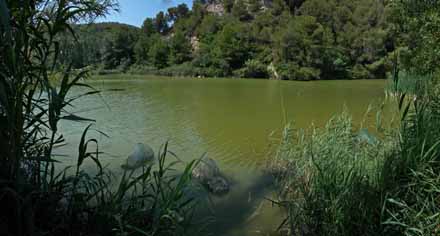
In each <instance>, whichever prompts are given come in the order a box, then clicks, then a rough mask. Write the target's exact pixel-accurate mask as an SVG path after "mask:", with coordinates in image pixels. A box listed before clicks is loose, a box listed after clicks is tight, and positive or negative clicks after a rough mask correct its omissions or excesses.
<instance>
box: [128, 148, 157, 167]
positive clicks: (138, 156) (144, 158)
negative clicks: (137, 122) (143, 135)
mask: <svg viewBox="0 0 440 236" xmlns="http://www.w3.org/2000/svg"><path fill="white" fill-rule="evenodd" d="M153 160H154V151H153V149H152V148H151V147H150V146H148V145H144V144H143V143H138V144H136V145H135V146H134V148H133V152H132V153H131V154H130V155H129V156H128V158H127V163H126V164H125V165H123V166H122V168H124V169H137V168H139V167H141V166H142V165H144V164H145V163H146V162H149V161H153Z"/></svg>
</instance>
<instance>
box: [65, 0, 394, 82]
mask: <svg viewBox="0 0 440 236" xmlns="http://www.w3.org/2000/svg"><path fill="white" fill-rule="evenodd" d="M387 2H388V1H386V0H207V1H203V0H196V1H195V2H194V4H193V7H192V9H188V7H187V6H186V5H185V4H181V5H179V6H177V7H173V8H170V9H168V11H167V12H159V13H158V14H157V16H156V17H155V18H154V19H151V18H147V19H146V20H145V21H144V24H143V26H142V27H141V28H136V27H131V26H127V25H122V24H116V23H100V24H92V25H79V26H78V25H77V26H75V29H76V31H77V38H78V43H74V41H73V40H71V39H69V38H66V40H65V45H64V49H65V50H64V55H63V64H69V63H72V64H73V65H74V67H76V68H82V67H85V66H93V67H94V68H96V69H97V70H99V71H118V72H133V73H156V74H165V75H186V76H198V75H201V76H236V77H258V78H278V79H288V80H317V79H370V78H384V77H385V74H386V72H387V71H389V68H390V61H391V60H390V55H391V54H392V53H393V52H394V51H395V48H396V47H397V46H395V44H396V43H395V40H394V38H396V37H395V33H394V30H393V29H394V27H393V25H392V24H391V23H389V22H390V18H391V17H390V16H392V13H391V11H390V10H388V7H387Z"/></svg>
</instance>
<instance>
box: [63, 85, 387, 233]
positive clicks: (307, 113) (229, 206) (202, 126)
mask: <svg viewBox="0 0 440 236" xmlns="http://www.w3.org/2000/svg"><path fill="white" fill-rule="evenodd" d="M89 83H90V84H91V85H92V86H94V87H95V88H97V89H99V90H102V91H103V92H102V94H101V96H93V97H86V98H83V99H81V100H80V101H79V102H77V103H76V106H75V107H74V108H73V111H76V112H77V114H78V115H81V116H85V117H87V118H92V119H95V120H97V123H96V125H95V126H94V128H95V129H98V130H100V131H102V132H104V133H106V134H107V135H108V136H109V137H110V138H107V137H105V136H104V135H99V134H95V136H97V138H98V140H99V143H100V150H102V151H104V152H106V154H104V155H101V161H102V162H103V163H105V164H107V165H109V168H111V169H114V170H115V171H119V170H120V165H121V163H122V162H123V161H124V160H125V158H126V156H127V155H128V154H129V153H130V151H131V149H132V147H133V145H134V144H136V143H139V142H143V143H147V144H149V145H150V146H152V147H153V148H155V149H156V150H157V149H158V148H159V147H160V145H162V144H164V143H165V142H167V141H169V146H170V149H171V150H172V151H173V152H174V153H176V154H177V155H178V156H179V158H181V159H182V160H184V161H189V160H192V159H195V158H199V157H201V156H202V155H203V154H204V153H206V154H207V155H208V156H209V157H211V158H213V159H215V160H217V161H218V163H219V165H220V168H221V169H222V170H223V171H224V172H225V174H226V175H227V176H228V177H230V178H231V179H233V180H234V186H233V187H232V191H231V192H230V193H229V194H228V195H226V196H224V197H222V198H214V199H213V204H214V206H213V207H212V209H211V214H213V215H214V216H215V217H216V222H215V223H214V224H212V225H211V226H210V231H211V232H213V235H237V236H239V235H240V236H245V235H269V234H271V233H273V231H274V230H275V229H276V227H277V226H278V224H279V223H280V222H281V217H282V213H281V212H280V211H279V209H277V208H276V207H272V206H271V205H270V204H269V202H267V201H264V200H263V197H264V196H266V197H270V192H271V189H270V186H271V184H270V180H269V179H268V178H267V177H265V176H264V175H262V174H261V171H260V170H261V168H262V167H264V163H265V161H266V160H267V158H270V157H268V151H269V149H270V146H271V145H270V144H274V143H275V142H274V138H276V137H278V136H279V133H280V131H281V129H282V128H283V126H284V124H285V123H286V122H289V121H294V123H295V126H296V127H298V128H307V127H309V126H311V125H312V124H315V125H316V126H322V125H323V124H325V122H326V121H327V120H328V119H329V118H330V117H331V116H332V115H335V114H338V113H340V112H342V111H343V109H344V107H346V109H347V110H348V111H349V112H350V114H351V115H352V116H353V119H354V121H355V123H357V124H359V123H361V121H362V120H364V117H365V112H366V111H367V108H368V106H369V105H373V106H376V107H377V106H379V105H380V104H381V102H382V101H383V98H384V86H385V81H383V80H361V81H359V80H358V81H350V80H345V81H317V82H293V81H271V80H234V79H171V78H156V79H151V78H148V79H130V78H123V79H120V80H117V79H112V80H105V79H104V80H92V81H89ZM80 92H83V91H79V90H77V91H75V93H80ZM373 117H374V114H372V115H370V116H367V118H366V121H367V122H366V124H367V125H373V124H372V122H371V120H373ZM86 125H87V124H85V123H74V124H72V123H66V122H64V123H63V124H62V130H63V132H64V134H65V137H66V139H67V142H68V144H69V145H68V146H66V147H63V148H62V149H58V150H57V151H58V152H61V153H67V154H72V153H74V152H76V150H77V145H78V142H79V139H80V135H81V133H82V130H83V129H84V128H85V126H86ZM271 137H272V138H271ZM72 160H73V158H70V157H66V158H65V159H64V161H65V162H67V163H68V162H69V161H72ZM72 163H73V161H72Z"/></svg>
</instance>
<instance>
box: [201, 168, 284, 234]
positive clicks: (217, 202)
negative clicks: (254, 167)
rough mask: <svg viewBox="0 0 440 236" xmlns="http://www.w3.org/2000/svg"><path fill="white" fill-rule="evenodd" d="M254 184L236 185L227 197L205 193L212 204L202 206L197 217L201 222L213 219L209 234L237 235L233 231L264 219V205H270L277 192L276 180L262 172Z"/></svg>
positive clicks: (206, 203) (207, 228)
mask: <svg viewBox="0 0 440 236" xmlns="http://www.w3.org/2000/svg"><path fill="white" fill-rule="evenodd" d="M250 181H251V183H248V184H246V183H234V184H233V185H232V187H231V191H230V192H229V193H228V194H226V195H224V196H212V195H208V194H205V195H207V196H206V197H207V198H206V199H208V201H205V202H204V203H203V204H201V205H200V207H199V208H198V212H197V214H196V216H197V217H199V219H200V221H203V220H205V219H208V218H209V219H211V218H212V221H210V223H209V224H208V225H207V226H206V230H207V231H208V232H207V233H208V235H215V236H217V235H219V236H220V235H234V234H231V230H233V229H245V228H246V226H247V225H248V224H249V222H250V221H252V220H253V219H254V218H257V217H259V216H261V215H263V216H264V213H263V211H264V209H262V204H263V203H269V201H268V200H266V199H265V197H267V196H268V195H269V194H270V193H271V192H273V191H274V179H273V177H272V176H271V175H269V174H261V173H260V174H259V175H258V176H256V177H255V178H252V179H251V180H250ZM197 217H196V220H198V219H197ZM265 220H272V221H273V220H275V221H276V220H277V219H265ZM278 223H280V222H278ZM277 226H278V225H277V224H274V225H273V229H271V230H270V231H275V230H276V227H277ZM240 235H242V234H240ZM252 235H255V234H252Z"/></svg>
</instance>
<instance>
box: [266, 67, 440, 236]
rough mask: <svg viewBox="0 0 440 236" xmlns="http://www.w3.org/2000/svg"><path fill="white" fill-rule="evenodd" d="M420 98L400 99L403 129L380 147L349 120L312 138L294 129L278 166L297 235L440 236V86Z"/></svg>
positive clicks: (283, 200)
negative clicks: (366, 138) (439, 91)
mask: <svg viewBox="0 0 440 236" xmlns="http://www.w3.org/2000/svg"><path fill="white" fill-rule="evenodd" d="M395 76H396V79H399V78H398V74H395ZM426 88H429V89H426ZM414 95H415V97H416V99H413V98H411V99H408V98H409V96H407V94H406V93H401V94H400V96H399V97H397V98H396V101H397V102H396V103H397V106H398V108H399V111H400V115H401V122H400V127H399V128H398V129H394V128H392V129H384V130H382V129H380V130H382V132H383V134H382V135H378V137H377V138H376V139H375V140H376V141H374V142H368V140H365V139H363V138H361V137H362V136H359V135H358V133H357V131H356V130H355V129H354V128H353V126H352V124H351V120H350V117H349V116H348V115H347V114H342V115H339V116H336V117H335V118H333V119H332V120H330V121H329V122H328V124H327V126H326V127H325V128H324V129H316V128H315V129H312V130H311V131H310V132H309V133H310V134H309V135H305V132H300V131H293V130H292V129H291V128H290V127H287V128H286V130H285V132H284V136H283V139H282V144H281V146H280V149H279V150H278V152H277V155H276V159H275V161H274V163H272V166H275V167H277V166H281V167H282V168H279V169H280V170H281V171H278V172H276V173H277V179H278V182H279V187H280V191H279V194H278V196H279V199H278V200H276V201H274V202H275V203H276V204H278V205H280V206H281V207H283V208H284V209H285V210H286V212H287V218H286V220H285V222H283V224H282V226H283V227H287V228H288V229H289V230H290V233H291V235H438V233H439V225H440V217H439V212H440V209H439V204H438V196H439V189H440V185H439V178H438V176H439V175H440V169H439V164H438V163H439V156H440V155H439V153H438V152H437V150H438V147H439V145H440V130H439V127H440V126H439V125H440V124H439V122H440V116H439V112H438V111H439V108H440V107H439V104H440V100H439V96H438V85H437V82H436V81H435V80H430V81H429V86H428V87H423V88H421V87H417V88H416V89H415V90H414Z"/></svg>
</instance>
